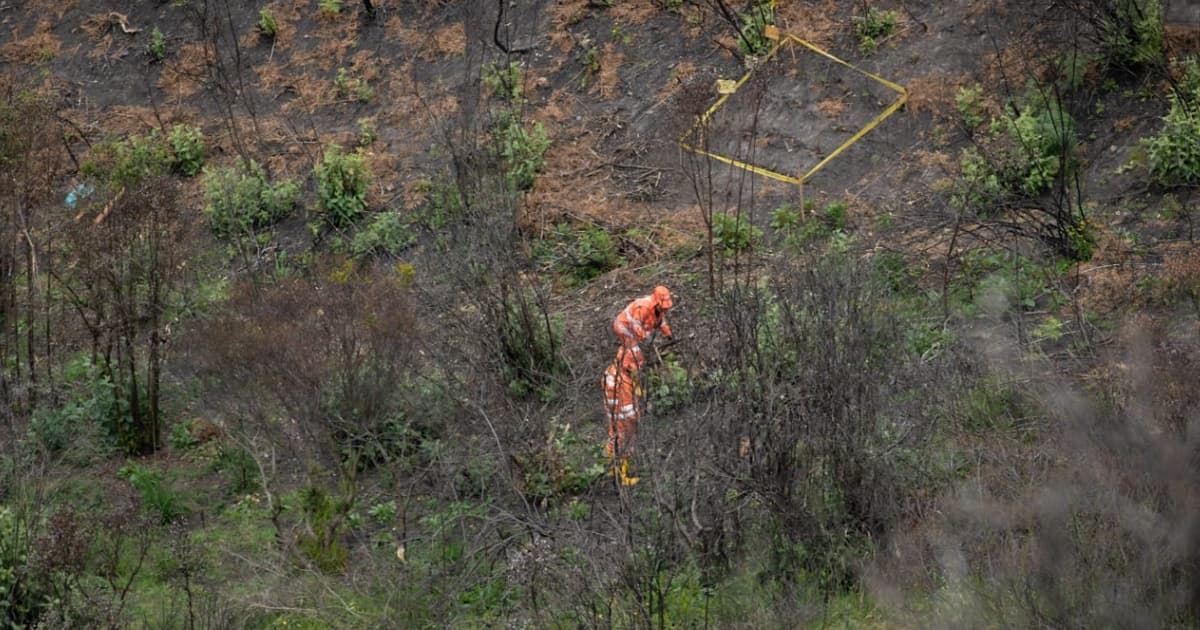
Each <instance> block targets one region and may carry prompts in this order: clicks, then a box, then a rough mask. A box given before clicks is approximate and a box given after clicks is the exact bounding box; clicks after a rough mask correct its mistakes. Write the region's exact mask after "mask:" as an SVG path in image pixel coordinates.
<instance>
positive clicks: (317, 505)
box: [296, 486, 353, 574]
mask: <svg viewBox="0 0 1200 630" xmlns="http://www.w3.org/2000/svg"><path fill="white" fill-rule="evenodd" d="M351 508H353V506H352V505H350V504H349V503H348V502H346V501H342V500H339V499H336V498H334V497H331V496H330V495H329V494H328V493H326V492H325V491H324V490H322V489H320V488H317V487H313V486H309V487H307V488H304V489H303V490H301V491H300V509H301V511H302V512H303V514H304V519H305V521H306V522H307V524H308V527H307V528H306V531H305V532H304V533H302V534H300V535H299V536H298V537H297V539H296V542H297V545H298V546H299V548H300V551H301V552H303V553H304V555H305V556H307V557H308V559H309V560H310V561H312V563H313V564H314V565H315V566H316V567H317V568H318V569H319V570H321V571H322V572H324V573H330V574H334V573H340V572H342V570H344V569H345V568H346V559H347V557H348V556H349V553H348V551H347V549H346V546H345V545H344V544H343V543H342V542H341V540H339V537H338V534H339V530H340V524H339V519H338V517H339V516H341V515H345V514H347V513H349V512H350V510H351Z"/></svg>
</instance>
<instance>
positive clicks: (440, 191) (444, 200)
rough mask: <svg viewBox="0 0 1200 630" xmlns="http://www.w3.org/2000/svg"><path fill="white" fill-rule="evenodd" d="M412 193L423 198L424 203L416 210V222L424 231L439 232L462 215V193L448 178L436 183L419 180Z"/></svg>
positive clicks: (440, 179)
mask: <svg viewBox="0 0 1200 630" xmlns="http://www.w3.org/2000/svg"><path fill="white" fill-rule="evenodd" d="M414 192H416V193H418V194H422V195H424V196H425V201H424V203H423V204H422V205H421V207H420V209H418V210H417V216H416V221H417V222H418V223H420V224H421V225H422V226H424V227H425V228H426V229H429V230H433V231H437V230H441V229H442V228H444V227H446V225H448V224H449V223H450V220H451V219H453V218H454V217H456V216H458V215H459V214H461V213H462V210H463V201H462V193H461V192H460V191H459V189H458V186H456V185H455V184H454V182H453V181H452V180H451V179H450V178H448V177H446V178H439V179H438V180H437V181H434V180H428V179H426V180H421V181H419V182H417V185H416V186H415V187H414Z"/></svg>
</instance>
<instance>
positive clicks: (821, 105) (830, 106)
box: [817, 96, 846, 118]
mask: <svg viewBox="0 0 1200 630" xmlns="http://www.w3.org/2000/svg"><path fill="white" fill-rule="evenodd" d="M817 111H819V112H821V113H822V114H825V115H826V116H828V117H830V118H838V117H839V116H841V115H842V113H844V112H845V111H846V99H845V98H844V97H841V96H839V97H837V98H827V99H825V100H823V101H820V102H818V103H817Z"/></svg>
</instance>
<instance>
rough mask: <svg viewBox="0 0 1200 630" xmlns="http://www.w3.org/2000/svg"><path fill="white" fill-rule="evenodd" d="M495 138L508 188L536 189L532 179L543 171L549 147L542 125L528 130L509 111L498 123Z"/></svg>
mask: <svg viewBox="0 0 1200 630" xmlns="http://www.w3.org/2000/svg"><path fill="white" fill-rule="evenodd" d="M493 136H494V138H495V141H496V145H497V147H498V150H499V154H500V160H501V162H502V164H503V167H504V170H505V173H506V175H507V177H508V182H509V185H511V186H512V187H513V189H514V190H518V191H525V190H529V189H530V188H533V180H534V178H535V177H537V174H538V172H539V171H541V170H542V164H543V156H544V155H545V153H546V149H548V148H549V147H550V139H549V138H547V137H546V130H545V128H544V127H543V126H542V123H540V122H539V123H534V125H533V127H531V128H529V129H526V128H525V126H524V125H522V124H521V120H520V118H518V117H517V116H516V115H515V114H513V113H511V112H508V113H505V114H504V115H503V116H501V117H500V119H499V120H498V121H497V123H496V126H495V127H494V128H493Z"/></svg>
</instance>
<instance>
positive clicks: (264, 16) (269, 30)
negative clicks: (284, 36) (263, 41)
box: [258, 7, 279, 37]
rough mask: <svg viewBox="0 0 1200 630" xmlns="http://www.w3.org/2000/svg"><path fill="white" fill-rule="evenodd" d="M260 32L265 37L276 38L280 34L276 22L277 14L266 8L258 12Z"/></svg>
mask: <svg viewBox="0 0 1200 630" xmlns="http://www.w3.org/2000/svg"><path fill="white" fill-rule="evenodd" d="M258 32H259V33H261V34H262V36H263V37H275V35H276V34H277V33H278V32H279V24H278V23H276V22H275V14H274V13H272V12H271V10H270V9H268V8H266V7H264V8H262V9H259V10H258Z"/></svg>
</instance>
